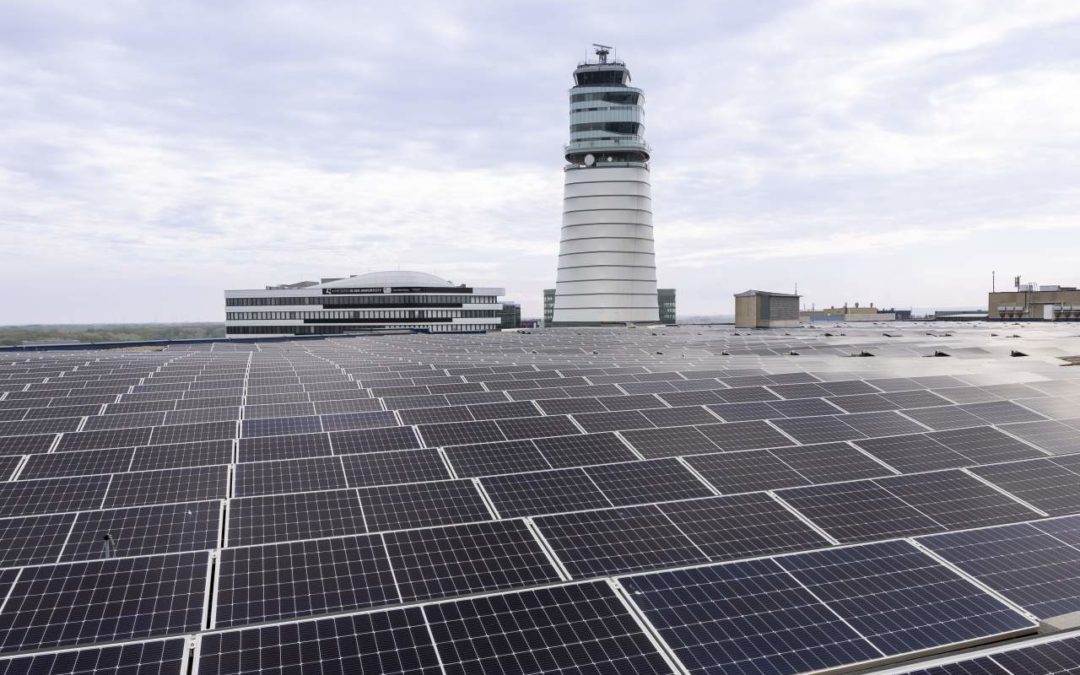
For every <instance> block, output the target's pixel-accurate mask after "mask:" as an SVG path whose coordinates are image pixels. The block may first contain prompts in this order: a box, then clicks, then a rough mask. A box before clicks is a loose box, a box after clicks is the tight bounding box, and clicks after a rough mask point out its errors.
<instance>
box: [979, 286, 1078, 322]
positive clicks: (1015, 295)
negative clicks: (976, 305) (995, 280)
mask: <svg viewBox="0 0 1080 675" xmlns="http://www.w3.org/2000/svg"><path fill="white" fill-rule="evenodd" d="M987 318H990V319H997V320H1002V321H1020V320H1023V321H1080V290H1077V288H1076V287H1075V286H1058V285H1051V284H1043V285H1041V286H1040V285H1038V284H1018V285H1017V289H1016V290H1015V291H1002V292H999V293H994V292H991V293H990V295H989V300H988V302H987Z"/></svg>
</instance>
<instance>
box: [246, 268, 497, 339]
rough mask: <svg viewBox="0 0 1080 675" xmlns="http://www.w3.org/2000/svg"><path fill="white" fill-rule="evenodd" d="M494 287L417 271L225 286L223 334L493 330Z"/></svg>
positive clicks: (332, 333)
mask: <svg viewBox="0 0 1080 675" xmlns="http://www.w3.org/2000/svg"><path fill="white" fill-rule="evenodd" d="M504 294H505V290H504V289H502V288H474V287H471V286H466V285H454V284H453V283H451V282H450V281H447V280H446V279H441V278H439V277H437V276H435V275H432V274H425V273H423V272H401V271H395V272H372V273H370V274H361V275H358V276H351V277H346V278H342V279H324V280H323V281H322V283H316V282H313V281H303V282H299V283H295V284H283V285H280V286H267V287H266V288H265V289H253V290H235V291H225V334H226V335H227V336H228V337H245V338H251V337H273V336H281V335H337V334H343V333H364V332H371V331H377V330H388V329H410V330H418V331H424V332H430V333H476V332H482V331H490V330H498V329H499V326H500V324H501V322H502V311H503V306H502V303H501V302H500V301H499V296H501V295H504Z"/></svg>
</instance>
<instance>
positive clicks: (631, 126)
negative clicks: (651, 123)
mask: <svg viewBox="0 0 1080 675" xmlns="http://www.w3.org/2000/svg"><path fill="white" fill-rule="evenodd" d="M643 126H644V125H641V124H638V123H637V122H582V123H581V124H571V125H570V133H575V132H579V131H607V132H609V133H613V134H632V135H636V136H640V135H641V133H642V128H643Z"/></svg>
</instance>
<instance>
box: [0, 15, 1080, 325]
mask: <svg viewBox="0 0 1080 675" xmlns="http://www.w3.org/2000/svg"><path fill="white" fill-rule="evenodd" d="M592 42H604V43H607V44H612V45H615V46H616V47H617V49H618V56H619V58H621V59H623V60H625V61H626V62H627V64H628V65H629V66H630V69H631V73H632V75H633V78H634V84H635V85H637V86H640V87H642V88H643V89H644V90H645V92H646V96H647V99H646V110H647V115H646V132H645V133H646V137H647V140H648V141H649V143H650V144H651V145H652V147H653V161H652V164H651V166H652V184H653V208H654V224H655V233H656V250H657V267H658V277H659V282H660V285H661V286H672V287H675V288H676V289H677V290H678V306H679V313H680V314H681V315H684V316H685V315H687V314H716V313H728V312H731V311H732V310H733V306H734V303H733V300H732V294H733V293H734V292H738V291H742V290H745V289H747V288H763V289H768V290H778V291H790V290H792V289H793V288H794V287H795V285H796V284H798V289H799V291H800V292H801V293H802V294H803V295H804V302H805V303H806V304H808V305H809V304H810V303H814V304H816V305H817V306H819V307H820V306H823V305H829V304H833V303H836V304H840V303H843V302H845V301H848V302H855V301H861V302H864V303H868V302H875V303H876V304H877V305H879V306H881V305H885V306H888V305H896V306H901V307H908V306H915V307H935V306H936V307H962V306H978V305H980V304H981V305H983V306H985V302H986V296H985V293H986V291H988V290H989V288H990V276H991V271H992V270H996V271H997V276H998V281H999V284H998V287H999V288H1000V287H1002V286H1005V285H1008V284H1010V283H1011V281H1012V277H1013V276H1014V275H1016V274H1020V275H1023V276H1024V278H1025V280H1030V281H1035V282H1039V283H1062V284H1080V2H1076V0H1057V1H1048V2H1039V1H1037V0H1032V1H1031V2H1009V1H1007V0H1001V1H989V0H972V1H956V0H925V1H916V0H910V1H896V2H891V1H880V2H862V1H860V2H763V1H758V2H744V1H743V0H730V1H725V2H720V1H717V0H708V1H705V2H700V3H694V2H688V3H684V2H663V3H661V2H630V1H623V2H619V3H610V2H606V3H604V2H594V3H586V2H550V1H542V2H541V1H538V2H502V1H499V2H490V3H488V2H466V3H456V2H448V1H446V0H437V1H435V2H430V3H429V2H417V1H412V2H402V3H385V2H378V3H376V2H361V1H351V2H340V3H337V2H313V1H311V0H302V1H301V0H297V1H296V2H221V1H220V0H207V1H206V2H135V1H112V0H93V1H92V2H69V1H67V0H58V1H55V2H51V1H43V0H28V1H26V2H20V1H15V2H12V1H10V0H6V1H0V323H3V324H13V323H32V322H48V323H61V322H95V321H102V322H104V321H154V320H156V321H184V320H223V319H224V306H223V305H224V303H223V300H222V290H223V289H226V288H261V287H262V286H264V285H265V284H267V283H280V282H291V281H297V280H300V279H317V278H318V277H320V276H344V275H347V274H357V273H363V272H367V271H375V270H379V269H387V268H389V269H397V268H399V269H417V270H422V271H428V272H433V273H436V274H439V275H441V276H444V277H447V278H450V279H452V280H453V281H455V282H458V283H460V282H466V283H469V284H473V285H478V286H479V285H492V286H505V287H506V289H507V296H508V297H509V298H511V299H514V300H518V301H520V302H521V303H522V304H523V305H524V313H525V315H527V316H536V315H538V314H539V312H540V308H541V291H542V289H543V288H545V287H548V286H552V285H553V284H554V279H555V269H556V254H557V252H558V244H559V229H560V224H561V206H562V203H561V202H562V166H563V158H562V145H563V144H564V143H565V142H566V140H567V135H568V131H567V110H568V102H567V89H568V87H569V86H570V84H571V77H570V74H571V71H572V70H573V68H574V66H575V65H576V63H577V62H578V61H579V60H582V59H583V58H585V56H586V55H587V53H588V52H587V50H588V46H589V44H590V43H592Z"/></svg>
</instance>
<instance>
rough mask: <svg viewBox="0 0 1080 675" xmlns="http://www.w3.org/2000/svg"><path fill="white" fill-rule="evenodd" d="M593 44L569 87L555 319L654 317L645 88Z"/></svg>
mask: <svg viewBox="0 0 1080 675" xmlns="http://www.w3.org/2000/svg"><path fill="white" fill-rule="evenodd" d="M594 46H595V47H596V56H597V60H596V61H595V62H586V63H582V64H579V65H578V67H577V68H576V69H575V70H574V86H573V88H571V89H570V143H569V144H568V145H567V146H566V161H567V162H568V164H567V166H566V168H565V190H564V197H563V222H562V239H561V243H560V245H559V265H558V275H557V277H556V284H555V306H554V313H553V320H552V325H554V326H594V325H604V324H627V323H656V322H657V321H658V320H659V312H658V308H657V300H656V261H655V255H654V251H653V225H652V199H651V196H650V188H649V152H650V149H649V146H648V145H647V144H646V143H645V139H644V132H645V125H644V108H643V106H644V94H643V92H642V91H641V90H640V89H638V88H636V87H631V86H630V71H629V69H628V68H627V67H626V64H625V63H623V62H621V61H618V60H615V59H609V56H610V54H611V48H610V47H606V46H603V45H594Z"/></svg>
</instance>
